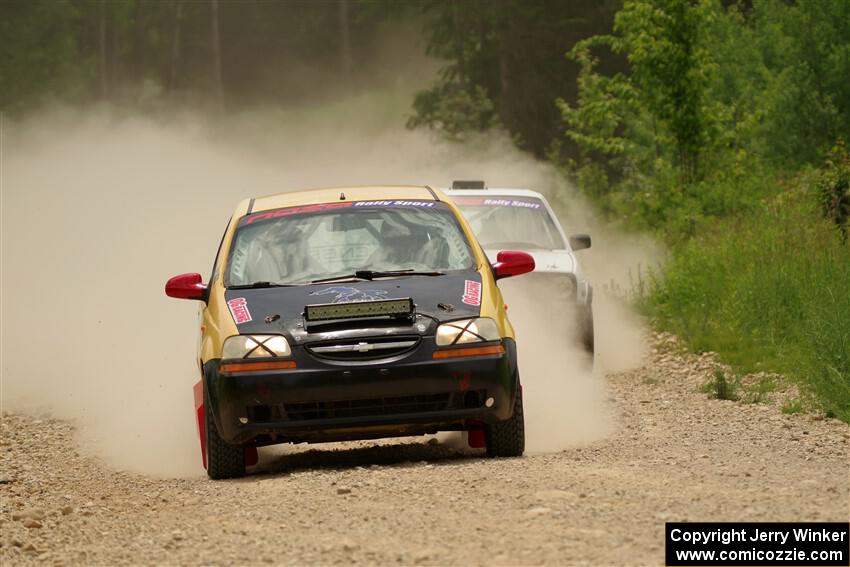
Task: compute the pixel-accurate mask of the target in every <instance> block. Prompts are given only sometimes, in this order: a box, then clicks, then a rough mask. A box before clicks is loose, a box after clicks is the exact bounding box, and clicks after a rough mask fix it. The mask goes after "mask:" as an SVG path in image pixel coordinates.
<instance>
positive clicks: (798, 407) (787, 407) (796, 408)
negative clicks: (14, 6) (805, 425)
mask: <svg viewBox="0 0 850 567" xmlns="http://www.w3.org/2000/svg"><path fill="white" fill-rule="evenodd" d="M802 411H803V403H802V402H801V401H800V400H788V401H787V402H785V403H784V404H782V413H785V414H794V413H800V412H802Z"/></svg>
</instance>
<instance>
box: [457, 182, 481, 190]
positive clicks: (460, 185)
mask: <svg viewBox="0 0 850 567" xmlns="http://www.w3.org/2000/svg"><path fill="white" fill-rule="evenodd" d="M485 187H486V186H485V184H484V182H483V181H477V180H476V181H460V180H459V181H452V189H484V188H485Z"/></svg>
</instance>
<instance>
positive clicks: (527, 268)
mask: <svg viewBox="0 0 850 567" xmlns="http://www.w3.org/2000/svg"><path fill="white" fill-rule="evenodd" d="M533 271H534V258H532V257H531V254H528V253H526V252H515V251H513V250H502V251H501V252H499V253H498V254H497V255H496V263H495V264H493V273H494V274H496V279H497V280H499V279H502V278H509V277H511V276H519V275H521V274H527V273H528V272H533Z"/></svg>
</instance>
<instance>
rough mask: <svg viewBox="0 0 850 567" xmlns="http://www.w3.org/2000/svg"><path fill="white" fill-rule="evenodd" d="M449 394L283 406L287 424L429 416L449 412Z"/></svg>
mask: <svg viewBox="0 0 850 567" xmlns="http://www.w3.org/2000/svg"><path fill="white" fill-rule="evenodd" d="M450 398H451V395H450V394H449V393H448V392H446V393H442V394H426V395H418V396H401V397H395V398H371V399H365V400H343V401H337V402H306V403H290V404H284V405H283V408H284V411H285V412H286V416H287V417H288V418H289V420H290V421H308V420H311V419H333V418H338V417H339V418H346V417H370V416H381V415H397V414H405V413H428V412H434V411H443V410H446V409H448V407H449V400H450Z"/></svg>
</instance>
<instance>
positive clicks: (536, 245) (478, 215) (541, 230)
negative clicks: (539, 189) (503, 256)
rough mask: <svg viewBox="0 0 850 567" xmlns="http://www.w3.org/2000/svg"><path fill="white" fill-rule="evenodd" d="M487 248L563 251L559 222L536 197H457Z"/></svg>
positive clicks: (461, 207)
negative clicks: (557, 223)
mask: <svg viewBox="0 0 850 567" xmlns="http://www.w3.org/2000/svg"><path fill="white" fill-rule="evenodd" d="M453 200H454V201H455V203H457V205H458V207H460V210H461V211H462V212H463V216H464V217H466V220H467V222H468V223H469V226H470V227H471V228H472V231H473V232H474V233H475V235H476V236H477V237H478V241H479V242H480V243H481V246H483V247H484V248H486V249H490V250H493V249H502V250H504V249H506V248H519V249H525V250H529V249H531V250H562V249H564V248H566V245H565V244H564V239H563V237H562V236H561V233H560V231H559V230H558V227H557V226H556V224H555V221H554V220H553V219H552V217H551V216H550V215H549V211H548V210H547V209H546V207H545V206H544V204H543V202H542V201H541V200H540V199H536V198H534V197H477V196H466V195H463V196H460V195H459V196H456V197H453Z"/></svg>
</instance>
